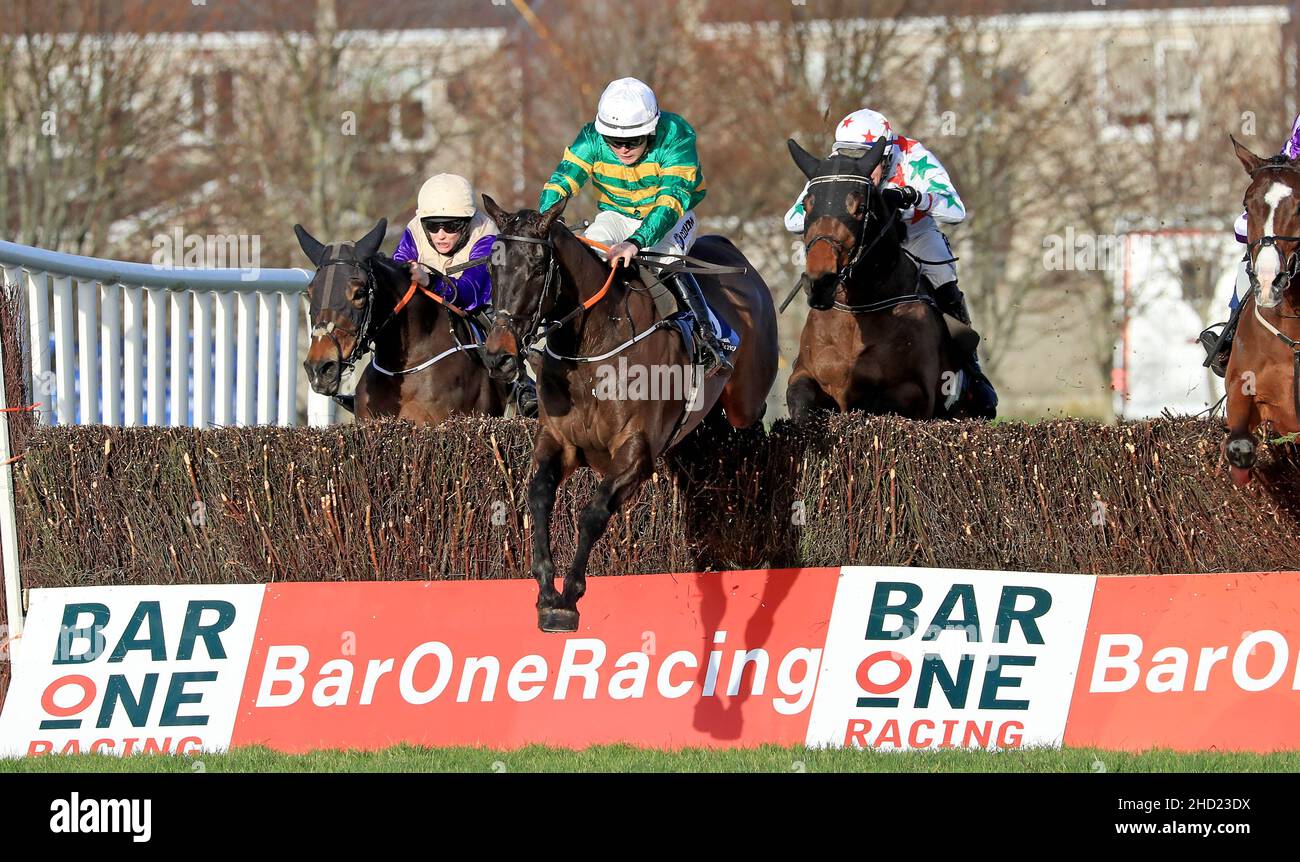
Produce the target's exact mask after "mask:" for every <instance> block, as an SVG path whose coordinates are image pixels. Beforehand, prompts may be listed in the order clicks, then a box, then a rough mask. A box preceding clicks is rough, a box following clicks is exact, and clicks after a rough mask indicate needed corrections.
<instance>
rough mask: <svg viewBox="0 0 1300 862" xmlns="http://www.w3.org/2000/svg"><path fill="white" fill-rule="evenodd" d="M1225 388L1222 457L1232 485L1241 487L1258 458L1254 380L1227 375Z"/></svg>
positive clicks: (1257, 411) (1246, 480) (1257, 417)
mask: <svg viewBox="0 0 1300 862" xmlns="http://www.w3.org/2000/svg"><path fill="white" fill-rule="evenodd" d="M1230 370H1231V369H1230ZM1226 388H1227V394H1228V407H1227V418H1228V439H1227V440H1225V441H1224V444H1223V454H1224V456H1225V457H1226V458H1227V459H1228V464H1229V465H1230V467H1229V470H1228V472H1229V473H1231V475H1232V482H1233V484H1234V485H1238V486H1241V485H1245V484H1246V483H1248V482H1249V481H1250V471H1251V470H1252V469H1253V468H1254V466H1255V458H1256V456H1257V454H1258V452H1257V446H1256V443H1255V434H1254V427H1255V426H1256V425H1258V424H1259V415H1258V413H1259V409H1258V407H1256V405H1255V395H1254V392H1255V384H1254V380H1253V379H1251V378H1248V377H1246V375H1244V374H1237V375H1233V374H1229V375H1228V385H1227V387H1226Z"/></svg>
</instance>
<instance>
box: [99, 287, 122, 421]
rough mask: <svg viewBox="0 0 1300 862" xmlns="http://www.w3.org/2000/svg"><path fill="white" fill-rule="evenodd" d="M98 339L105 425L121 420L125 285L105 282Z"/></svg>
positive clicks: (101, 299) (101, 295)
mask: <svg viewBox="0 0 1300 862" xmlns="http://www.w3.org/2000/svg"><path fill="white" fill-rule="evenodd" d="M99 295H100V306H99V312H100V313H99V343H100V349H101V350H103V352H104V353H103V356H104V361H103V363H102V367H101V371H102V378H101V385H102V387H103V399H104V401H103V414H104V415H103V416H102V417H101V421H102V422H104V424H106V425H121V424H122V286H121V285H120V284H106V285H104V286H103V288H101V290H100V294H99Z"/></svg>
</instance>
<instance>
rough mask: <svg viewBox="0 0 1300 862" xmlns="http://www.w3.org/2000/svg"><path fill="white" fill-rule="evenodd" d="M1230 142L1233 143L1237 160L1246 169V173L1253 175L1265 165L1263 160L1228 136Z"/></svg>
mask: <svg viewBox="0 0 1300 862" xmlns="http://www.w3.org/2000/svg"><path fill="white" fill-rule="evenodd" d="M1228 140H1230V141H1232V148H1233V149H1234V150H1236V151H1237V159H1238V160H1239V161H1240V162H1241V164H1242V167H1244V168H1245V169H1246V173H1248V174H1253V173H1254V172H1255V170H1256V169H1257V168H1258V167H1259V166H1260V165H1262V164H1264V160H1263V159H1261V158H1260V157H1259V156H1257V155H1255V154H1254V153H1252V152H1251V151H1250V150H1248V149H1246V148H1245V147H1243V146H1242V145H1241V142H1240V141H1238V140H1237V139H1236V138H1234V137H1233V136H1232V135H1228Z"/></svg>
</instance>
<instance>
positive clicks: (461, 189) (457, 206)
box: [415, 174, 478, 219]
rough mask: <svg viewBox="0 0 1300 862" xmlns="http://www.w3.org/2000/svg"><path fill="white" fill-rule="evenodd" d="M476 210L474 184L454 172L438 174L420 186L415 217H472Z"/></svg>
mask: <svg viewBox="0 0 1300 862" xmlns="http://www.w3.org/2000/svg"><path fill="white" fill-rule="evenodd" d="M477 212H478V207H476V206H475V205H474V186H472V185H471V184H470V181H469V180H467V179H465V178H464V177H461V176H457V175H456V174H438V175H437V176H433V177H429V179H427V180H425V182H424V185H422V186H420V197H419V199H418V200H417V202H416V210H415V216H416V218H422V219H424V218H430V217H433V218H473V216H474V214H475V213H477Z"/></svg>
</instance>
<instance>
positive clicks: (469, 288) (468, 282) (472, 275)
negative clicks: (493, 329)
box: [393, 229, 496, 311]
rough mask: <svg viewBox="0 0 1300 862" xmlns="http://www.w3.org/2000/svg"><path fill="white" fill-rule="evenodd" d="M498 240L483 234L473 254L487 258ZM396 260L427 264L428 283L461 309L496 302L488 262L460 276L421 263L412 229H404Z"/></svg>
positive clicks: (468, 309)
mask: <svg viewBox="0 0 1300 862" xmlns="http://www.w3.org/2000/svg"><path fill="white" fill-rule="evenodd" d="M495 239H496V238H495V237H493V236H485V237H482V238H481V239H480V240H479V241H478V242H476V243H474V248H473V249H471V251H470V257H471V258H476V257H487V256H488V255H490V254H492V243H493V240H495ZM393 262H394V263H406V264H411V263H415V264H418V265H419V266H421V267H423V268H424V270H425V271H426V272H428V273H429V278H428V283H429V284H430V285H432V287H431V290H433V292H434V293H436V294H438V295H439V296H441V297H442V298H443V299H445V300H447V301H448V302H450V303H452V304H453V305H455V306H456V307H457V308H461V309H464V310H465V311H475V310H477V309H478V308H479V307H481V306H484V305H488V304H490V303H491V301H492V280H491V277H490V276H489V275H488V267H487V263H486V262H484V263H481V264H479V265H478V266H472V267H470V268H469V269H466V270H462V271H461V272H460V273H458V274H457V275H451V276H448V275H443V274H442V273H440V272H438V270H436V269H434V268H433V267H431V266H428V265H427V264H421V263H419V252H418V251H417V250H416V246H415V240H414V238H412V237H411V231H410V230H409V229H408V230H406V231H404V232H403V234H402V239H401V241H400V242H399V243H398V244H397V251H395V252H393Z"/></svg>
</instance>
